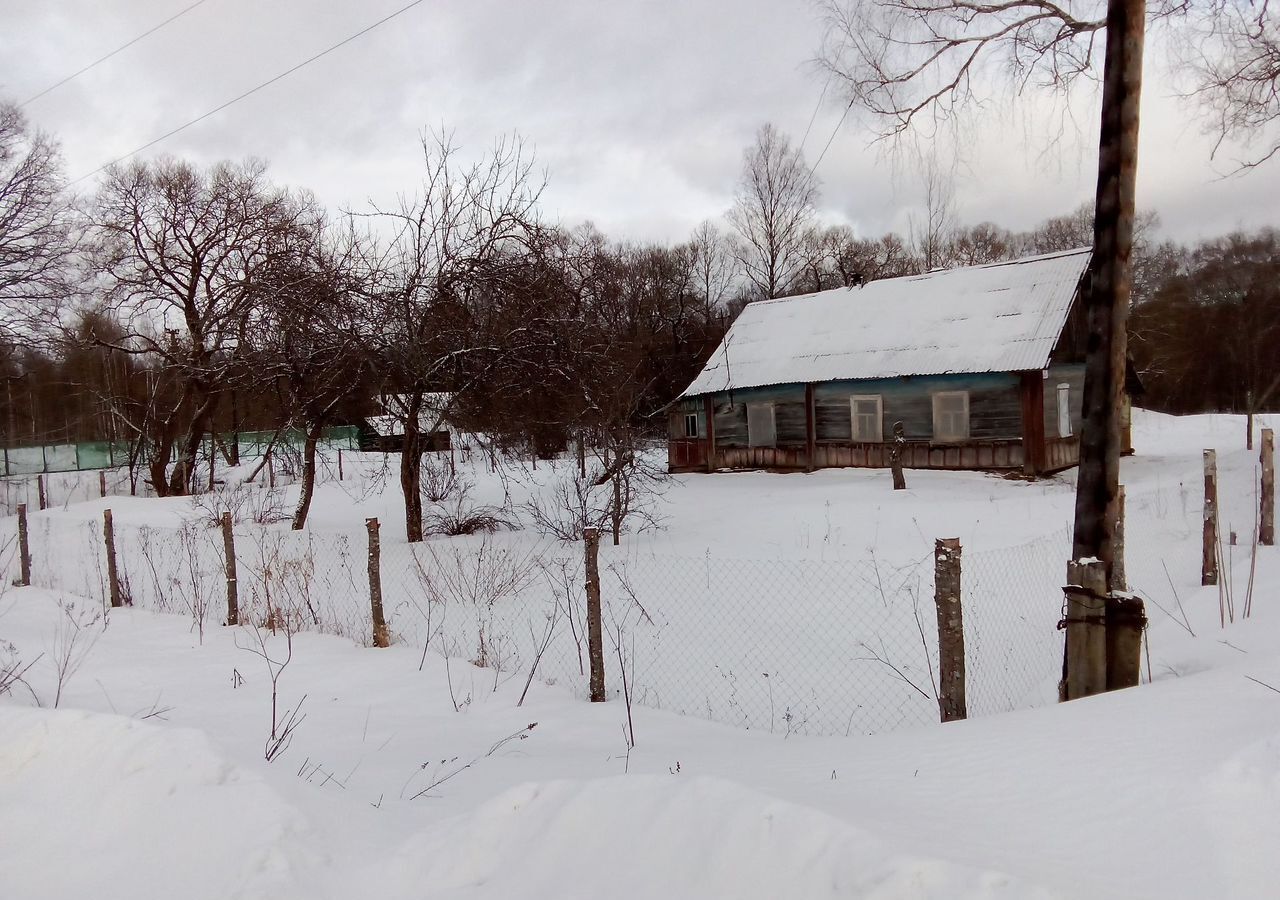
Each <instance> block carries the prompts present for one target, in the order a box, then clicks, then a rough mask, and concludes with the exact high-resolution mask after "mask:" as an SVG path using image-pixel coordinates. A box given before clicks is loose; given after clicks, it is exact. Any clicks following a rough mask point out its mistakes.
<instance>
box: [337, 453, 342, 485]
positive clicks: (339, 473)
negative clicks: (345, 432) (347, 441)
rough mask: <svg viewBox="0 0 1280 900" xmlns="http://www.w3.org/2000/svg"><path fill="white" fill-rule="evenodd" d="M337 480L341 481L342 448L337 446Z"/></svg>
mask: <svg viewBox="0 0 1280 900" xmlns="http://www.w3.org/2000/svg"><path fill="white" fill-rule="evenodd" d="M338 480H339V481H342V448H341V447H339V448H338Z"/></svg>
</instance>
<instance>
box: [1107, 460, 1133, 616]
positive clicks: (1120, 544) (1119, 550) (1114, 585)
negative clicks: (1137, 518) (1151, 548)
mask: <svg viewBox="0 0 1280 900" xmlns="http://www.w3.org/2000/svg"><path fill="white" fill-rule="evenodd" d="M1111 555H1112V556H1113V557H1114V558H1113V559H1112V560H1111V581H1110V583H1109V584H1108V587H1110V588H1111V590H1112V591H1127V590H1129V578H1128V573H1126V572H1125V570H1124V485H1123V484H1122V485H1119V486H1118V487H1117V488H1116V524H1115V530H1114V531H1113V532H1112V535H1111Z"/></svg>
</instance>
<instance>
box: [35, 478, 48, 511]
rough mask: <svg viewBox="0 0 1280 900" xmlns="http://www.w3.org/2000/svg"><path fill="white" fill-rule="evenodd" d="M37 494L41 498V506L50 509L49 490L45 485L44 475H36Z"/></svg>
mask: <svg viewBox="0 0 1280 900" xmlns="http://www.w3.org/2000/svg"><path fill="white" fill-rule="evenodd" d="M36 496H37V498H38V499H39V500H40V508H41V509H48V508H49V490H48V488H47V487H46V486H45V483H44V476H43V475H37V476H36Z"/></svg>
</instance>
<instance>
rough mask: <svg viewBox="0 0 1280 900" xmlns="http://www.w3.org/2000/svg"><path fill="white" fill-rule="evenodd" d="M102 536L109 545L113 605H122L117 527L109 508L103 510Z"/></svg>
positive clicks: (108, 565)
mask: <svg viewBox="0 0 1280 900" xmlns="http://www.w3.org/2000/svg"><path fill="white" fill-rule="evenodd" d="M102 537H103V539H104V540H105V541H106V545H107V587H108V589H109V590H110V592H111V605H112V607H120V606H123V605H124V601H123V600H122V599H121V598H120V573H119V571H117V569H116V528H115V523H114V522H112V520H111V510H109V509H104V510H103V511H102Z"/></svg>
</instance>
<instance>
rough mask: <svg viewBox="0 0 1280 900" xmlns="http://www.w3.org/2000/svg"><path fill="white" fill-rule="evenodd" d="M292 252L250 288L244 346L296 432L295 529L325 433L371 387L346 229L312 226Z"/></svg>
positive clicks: (306, 508)
mask: <svg viewBox="0 0 1280 900" xmlns="http://www.w3.org/2000/svg"><path fill="white" fill-rule="evenodd" d="M299 231H300V233H299V234H298V236H297V237H296V239H295V240H293V241H291V242H290V243H291V244H292V245H293V252H292V253H290V254H289V255H287V256H286V255H281V256H279V257H277V258H276V259H275V260H274V261H273V262H272V263H271V264H270V265H269V266H268V267H266V268H265V269H264V271H263V272H262V273H261V274H260V275H259V276H258V278H257V279H256V280H255V282H254V284H253V285H252V287H251V290H252V292H253V302H252V303H251V304H250V310H249V312H248V315H249V327H248V329H247V330H246V331H247V335H248V337H247V344H248V347H247V349H246V350H244V351H243V353H244V356H245V357H246V359H247V361H248V362H249V367H248V368H249V369H250V370H251V371H252V372H253V373H254V376H255V380H256V381H257V382H258V383H274V384H275V385H276V386H277V387H278V389H279V391H280V393H281V394H282V399H283V402H284V405H285V407H286V410H287V415H288V417H289V421H290V422H291V423H292V424H294V425H296V426H297V427H298V428H300V429H301V431H302V433H303V445H302V490H301V493H300V494H299V498H298V505H297V507H296V509H295V511H294V514H293V521H292V526H293V528H294V529H295V530H297V529H301V528H302V527H303V526H304V525H305V524H306V521H307V514H308V512H309V511H310V508H311V498H312V496H313V494H314V492H315V481H316V453H317V449H318V446H319V443H320V438H321V437H322V435H323V434H324V429H325V428H326V427H327V426H328V425H329V424H330V423H331V422H333V421H334V418H335V417H336V416H337V414H338V413H339V412H340V411H341V410H342V409H343V407H344V405H345V406H348V407H353V406H355V405H357V404H358V402H359V400H360V399H362V395H363V393H364V392H365V391H366V390H367V388H368V385H369V378H368V369H369V367H368V359H367V357H366V356H365V354H364V353H363V340H362V335H361V333H360V328H359V325H360V322H359V318H360V317H359V314H358V310H357V307H356V304H357V302H358V300H357V298H358V297H359V296H360V295H361V287H360V285H358V284H357V283H356V282H355V281H354V275H353V272H352V266H351V260H352V255H353V253H354V250H355V243H354V239H353V236H352V235H351V234H350V232H348V233H346V234H341V235H334V234H332V233H330V232H329V231H328V230H327V229H325V228H323V227H321V226H319V225H317V226H315V227H306V228H301V229H299Z"/></svg>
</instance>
